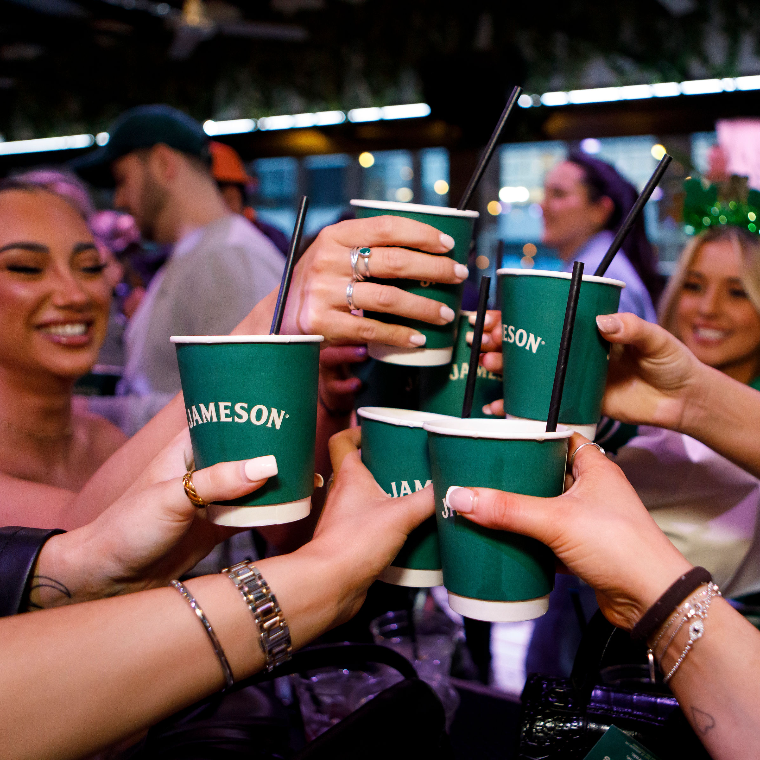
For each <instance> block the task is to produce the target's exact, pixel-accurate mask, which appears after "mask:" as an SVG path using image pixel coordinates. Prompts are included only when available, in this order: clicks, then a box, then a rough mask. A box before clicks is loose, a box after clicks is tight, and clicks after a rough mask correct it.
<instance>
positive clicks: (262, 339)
mask: <svg viewBox="0 0 760 760" xmlns="http://www.w3.org/2000/svg"><path fill="white" fill-rule="evenodd" d="M324 339H325V337H324V335H172V336H171V338H169V340H170V341H171V342H172V343H185V344H196V345H197V344H201V345H216V344H220V343H321V342H322V341H323V340H324Z"/></svg>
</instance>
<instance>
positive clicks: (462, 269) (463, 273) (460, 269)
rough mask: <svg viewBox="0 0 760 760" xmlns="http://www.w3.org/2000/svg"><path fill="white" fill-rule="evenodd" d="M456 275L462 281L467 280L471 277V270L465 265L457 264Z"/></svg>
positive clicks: (455, 267)
mask: <svg viewBox="0 0 760 760" xmlns="http://www.w3.org/2000/svg"><path fill="white" fill-rule="evenodd" d="M454 274H455V275H456V276H457V277H458V278H459V279H460V280H466V279H467V278H468V277H469V275H470V270H469V269H468V268H467V267H466V266H465V265H464V264H455V265H454Z"/></svg>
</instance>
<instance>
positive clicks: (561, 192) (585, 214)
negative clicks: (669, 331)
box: [541, 151, 664, 322]
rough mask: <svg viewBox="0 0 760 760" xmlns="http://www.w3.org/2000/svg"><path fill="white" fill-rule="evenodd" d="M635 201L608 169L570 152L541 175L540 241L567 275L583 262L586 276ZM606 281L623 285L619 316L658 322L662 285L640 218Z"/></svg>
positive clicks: (621, 179) (632, 192) (630, 188)
mask: <svg viewBox="0 0 760 760" xmlns="http://www.w3.org/2000/svg"><path fill="white" fill-rule="evenodd" d="M637 196H638V193H637V192H636V188H635V187H634V186H633V185H632V184H631V183H630V182H629V181H628V180H627V179H625V178H624V177H622V176H621V175H620V174H619V172H618V171H617V170H616V169H615V168H614V167H613V166H610V164H607V163H605V162H604V161H600V160H599V159H597V158H592V157H591V156H588V155H586V154H585V153H581V152H575V151H574V152H572V153H570V155H569V156H568V157H567V160H565V161H562V162H561V163H559V164H557V165H556V166H555V167H554V168H553V169H552V170H551V171H550V172H549V173H548V174H547V175H546V179H545V181H544V200H543V202H542V204H541V208H542V210H543V219H544V232H543V236H542V238H541V242H542V243H544V244H545V245H548V246H549V247H550V248H554V249H555V250H556V251H557V253H558V254H559V257H560V258H561V259H562V260H563V261H564V262H565V264H566V268H567V269H568V271H569V270H570V269H571V268H572V262H573V261H582V262H583V263H584V264H585V273H586V274H593V273H594V271H595V270H596V267H597V266H598V265H599V263H600V262H601V260H602V258H603V257H604V254H605V253H606V252H607V249H608V248H609V246H610V243H612V240H613V238H614V237H615V233H616V232H617V231H618V229H619V228H620V226H621V224H622V223H623V220H624V219H625V217H626V215H627V214H628V212H629V211H630V209H631V207H632V206H633V204H634V202H635V200H636V197H637ZM606 276H607V277H611V278H613V279H616V280H622V281H623V282H624V283H625V285H626V287H625V288H624V289H623V292H622V294H621V296H620V311H626V312H631V313H633V314H637V315H638V316H640V317H642V319H646V320H647V321H649V322H656V321H657V315H656V312H655V307H654V304H656V303H657V300H658V299H659V296H660V293H661V292H662V288H663V284H664V281H663V278H662V277H661V276H660V275H659V274H658V272H657V257H656V255H655V252H654V250H653V249H652V246H651V245H650V243H649V241H648V240H647V236H646V231H645V229H644V220H643V218H642V217H639V219H638V221H637V222H636V224H635V225H634V227H633V229H632V230H631V232H630V233H629V235H628V237H627V238H626V241H625V243H624V244H623V249H622V250H621V251H619V252H618V254H617V256H616V257H615V258H614V259H613V261H612V264H610V267H609V269H608V270H607V273H606Z"/></svg>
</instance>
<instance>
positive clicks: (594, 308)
mask: <svg viewBox="0 0 760 760" xmlns="http://www.w3.org/2000/svg"><path fill="white" fill-rule="evenodd" d="M497 274H498V275H499V287H500V288H501V304H502V305H501V320H502V330H503V333H502V351H503V353H504V376H503V377H504V411H505V412H506V414H507V416H508V417H511V418H515V419H529V420H546V418H547V416H548V414H549V402H550V401H551V396H552V386H553V385H554V373H555V372H556V369H557V356H558V354H559V344H560V339H561V337H562V325H563V324H564V321H565V309H566V308H567V296H568V293H569V292H570V277H571V275H570V273H569V272H542V271H538V272H536V271H529V270H525V269H499V270H498V272H497ZM624 287H625V283H623V282H621V281H620V280H611V279H609V278H608V277H594V276H593V275H588V276H586V275H584V277H583V284H582V285H581V294H580V299H579V301H578V311H577V313H576V317H575V327H574V328H573V342H572V344H571V346H570V358H569V359H568V363H567V375H566V377H565V387H564V390H563V393H562V406H561V407H560V411H559V421H560V422H561V423H562V424H564V425H568V426H569V427H571V428H573V430H577V431H578V432H579V433H581V434H582V435H584V436H586V438H588V439H589V440H592V441H593V440H594V436H595V435H596V426H597V423H598V422H599V417H600V416H601V409H602V396H603V395H604V385H605V382H606V380H607V367H608V364H609V358H610V345H609V343H607V341H606V340H604V338H602V336H601V335H600V334H599V330H598V329H597V326H596V317H597V316H598V315H599V314H613V313H615V312H616V311H617V310H618V306H619V304H620V292H621V290H622V289H623V288H624Z"/></svg>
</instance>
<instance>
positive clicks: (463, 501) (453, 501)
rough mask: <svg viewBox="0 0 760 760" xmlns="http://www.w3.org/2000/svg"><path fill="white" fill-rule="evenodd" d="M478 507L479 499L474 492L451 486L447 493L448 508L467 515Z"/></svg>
mask: <svg viewBox="0 0 760 760" xmlns="http://www.w3.org/2000/svg"><path fill="white" fill-rule="evenodd" d="M477 505H478V497H477V496H476V495H475V492H474V491H470V489H469V488H461V487H460V486H451V487H450V488H449V490H448V491H446V506H447V507H448V508H449V509H453V510H455V511H456V512H461V513H462V514H467V513H468V512H472V510H473V509H475V507H476V506H477Z"/></svg>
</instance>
